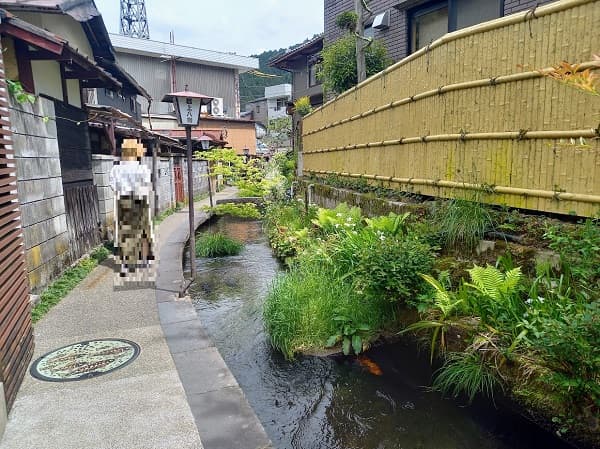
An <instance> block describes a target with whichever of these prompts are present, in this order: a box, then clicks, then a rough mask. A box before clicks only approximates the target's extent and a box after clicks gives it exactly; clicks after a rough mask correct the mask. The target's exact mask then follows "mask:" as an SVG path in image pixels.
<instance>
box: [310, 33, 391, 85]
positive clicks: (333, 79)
mask: <svg viewBox="0 0 600 449" xmlns="http://www.w3.org/2000/svg"><path fill="white" fill-rule="evenodd" d="M356 39H357V37H356V36H355V35H354V34H347V35H345V36H343V37H341V38H340V39H338V40H337V41H335V42H333V43H331V44H330V45H328V46H326V47H325V48H324V49H323V51H321V56H322V58H323V62H322V63H321V64H322V69H321V71H320V72H319V73H318V77H319V78H320V79H321V80H322V81H323V88H324V90H325V91H327V92H334V93H336V94H340V93H342V92H344V91H345V90H348V89H350V88H351V87H353V86H355V85H356V84H357V82H358V76H357V72H356ZM365 61H366V67H367V76H371V75H374V74H376V73H377V72H380V71H382V70H383V69H385V68H386V67H387V66H388V65H390V63H391V60H390V59H389V58H388V56H387V51H386V48H385V46H384V45H383V43H382V42H381V41H379V40H374V41H373V42H372V43H371V45H369V46H368V47H367V48H366V49H365Z"/></svg>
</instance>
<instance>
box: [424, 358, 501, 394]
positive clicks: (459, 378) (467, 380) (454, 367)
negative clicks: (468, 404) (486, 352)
mask: <svg viewBox="0 0 600 449" xmlns="http://www.w3.org/2000/svg"><path fill="white" fill-rule="evenodd" d="M499 386H501V383H500V381H499V379H498V376H497V374H496V371H495V370H494V368H493V367H492V366H490V365H489V364H488V363H487V362H486V361H485V360H484V359H482V358H481V357H479V355H478V354H477V353H474V352H452V353H449V354H448V356H447V357H446V362H445V363H444V365H443V366H442V368H440V369H439V370H438V372H437V376H436V378H435V380H434V382H433V388H434V389H435V390H438V391H441V392H442V393H444V394H450V395H452V396H454V397H457V396H459V395H460V394H466V395H467V397H468V398H469V400H470V401H473V399H474V398H475V395H476V394H477V393H483V394H485V395H487V396H489V397H493V396H494V390H495V389H496V388H497V387H499Z"/></svg>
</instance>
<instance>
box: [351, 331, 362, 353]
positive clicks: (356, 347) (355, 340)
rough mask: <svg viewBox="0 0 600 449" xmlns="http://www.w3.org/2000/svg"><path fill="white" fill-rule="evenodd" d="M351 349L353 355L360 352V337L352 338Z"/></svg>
mask: <svg viewBox="0 0 600 449" xmlns="http://www.w3.org/2000/svg"><path fill="white" fill-rule="evenodd" d="M352 349H354V353H355V354H360V353H361V352H362V338H360V335H353V336H352Z"/></svg>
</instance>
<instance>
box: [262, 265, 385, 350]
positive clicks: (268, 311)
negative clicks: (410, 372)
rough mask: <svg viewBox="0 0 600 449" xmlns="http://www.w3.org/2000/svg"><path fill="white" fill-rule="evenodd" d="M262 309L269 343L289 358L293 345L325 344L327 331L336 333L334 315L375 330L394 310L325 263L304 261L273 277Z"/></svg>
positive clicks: (303, 347) (311, 346)
mask: <svg viewBox="0 0 600 449" xmlns="http://www.w3.org/2000/svg"><path fill="white" fill-rule="evenodd" d="M263 315H264V320H265V327H266V330H267V333H268V334H269V337H270V340H271V344H272V345H273V346H274V347H275V348H277V349H279V350H280V351H281V352H282V353H283V354H284V355H285V356H286V357H287V358H293V357H294V354H295V353H297V352H298V351H303V350H308V349H318V348H324V347H326V346H327V344H328V340H329V339H330V337H331V336H332V335H338V333H339V327H340V325H339V321H336V319H335V318H336V317H340V316H343V317H345V318H347V322H351V323H360V326H361V327H362V328H364V329H366V328H367V327H368V328H369V329H370V330H372V331H373V332H376V331H377V330H380V329H382V328H384V327H385V326H386V324H388V323H389V322H390V321H391V320H393V319H394V310H393V307H391V306H390V303H389V302H386V301H385V300H381V299H380V300H376V301H364V298H363V297H362V296H361V295H359V294H357V292H356V290H355V289H354V287H353V286H352V285H351V284H349V283H347V282H342V281H340V280H339V279H338V278H337V277H336V276H334V275H333V274H332V272H331V271H330V270H328V269H327V267H325V266H323V265H320V264H318V263H314V264H312V263H310V264H309V263H307V264H304V265H301V266H297V265H296V266H293V267H292V268H291V269H290V271H289V272H287V273H285V274H282V275H281V276H279V277H278V278H277V279H276V280H275V282H274V283H273V286H272V287H271V291H270V292H269V294H268V296H267V299H266V301H265V304H264V311H263ZM357 330H358V328H357ZM361 332H369V331H361ZM366 337H367V335H364V334H362V335H361V339H366ZM361 343H362V342H361Z"/></svg>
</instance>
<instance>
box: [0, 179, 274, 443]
mask: <svg viewBox="0 0 600 449" xmlns="http://www.w3.org/2000/svg"><path fill="white" fill-rule="evenodd" d="M234 194H235V191H234V190H232V189H228V190H225V191H224V192H221V193H219V194H218V198H227V197H230V196H233V195H234ZM207 202H208V200H205V201H202V202H200V203H197V206H200V205H204V204H207ZM197 210H198V209H197ZM196 216H197V222H198V223H200V222H202V221H204V220H206V219H207V218H208V217H207V215H206V214H204V213H197V214H196ZM187 223H188V222H187V211H182V212H179V213H176V214H173V215H172V216H170V217H168V218H166V219H165V220H164V221H163V222H162V223H161V225H160V226H159V229H158V232H157V233H158V241H159V257H160V261H159V277H158V280H157V285H156V289H137V290H120V291H115V290H114V289H113V277H112V273H113V272H112V269H111V268H110V264H109V263H105V264H103V265H101V266H99V267H98V268H96V269H95V270H94V271H93V272H92V273H91V274H90V275H89V276H88V277H87V278H86V279H85V280H84V281H83V282H82V283H81V284H80V285H79V286H78V287H77V288H76V289H74V290H73V291H72V292H71V293H70V294H69V295H68V296H67V297H66V298H64V299H63V300H62V301H61V302H60V304H58V305H57V306H56V307H54V308H53V309H52V310H51V311H50V312H49V313H48V314H47V315H46V316H45V317H44V318H43V319H42V320H41V321H40V322H38V323H37V324H36V326H35V342H36V349H35V354H34V360H35V359H36V358H37V357H40V356H41V355H43V354H45V353H46V352H49V351H51V350H53V349H56V348H59V347H61V346H65V345H68V344H71V343H76V342H79V341H84V340H90V339H96V338H123V339H128V340H132V341H134V342H136V343H138V344H139V345H140V347H141V352H140V355H139V357H138V358H137V359H136V360H135V361H134V362H133V363H131V364H129V365H127V366H126V367H124V368H122V369H119V370H116V371H114V372H112V373H109V374H106V375H103V376H99V377H96V378H93V379H89V380H83V381H78V382H66V383H55V382H43V381H40V380H37V379H34V378H33V377H31V376H30V375H29V374H27V375H26V378H25V381H24V383H23V385H22V387H21V390H20V391H19V394H18V396H17V400H16V402H15V405H14V406H13V409H12V411H11V414H10V416H9V421H8V425H7V428H6V432H5V435H4V438H3V439H2V441H1V442H0V449H34V448H35V449H88V448H89V449H92V448H93V449H163V448H165V449H166V448H169V449H170V448H177V449H187V448H189V449H192V448H194V449H200V448H203V447H204V449H220V448H223V449H236V448H240V449H241V448H244V449H246V448H248V449H252V448H269V447H271V444H270V441H269V439H268V437H267V436H266V434H265V432H264V429H263V428H262V426H261V424H260V422H259V421H258V419H257V418H256V416H255V414H254V412H253V411H252V409H251V408H250V407H249V405H248V403H247V401H246V399H245V397H244V395H243V392H242V391H241V389H240V388H239V386H238V385H237V382H236V380H235V378H234V377H233V375H232V374H231V372H230V371H229V369H228V368H227V366H226V365H225V363H224V362H223V359H222V358H221V356H220V354H219V352H218V351H217V349H216V348H215V347H214V345H213V344H212V342H211V341H210V339H209V338H208V337H207V335H206V333H205V332H204V331H203V329H202V327H201V325H200V321H199V320H198V318H197V316H196V312H195V310H194V307H193V305H192V304H191V302H190V301H189V298H182V299H179V298H178V292H179V289H180V287H181V283H182V281H183V274H182V271H181V266H182V265H181V257H182V251H183V245H184V243H185V241H186V240H187V238H188V224H187Z"/></svg>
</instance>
